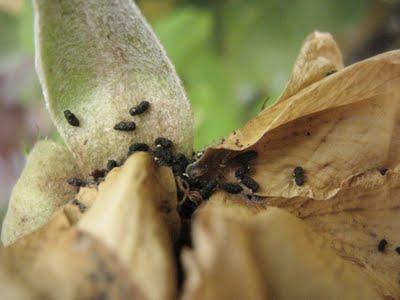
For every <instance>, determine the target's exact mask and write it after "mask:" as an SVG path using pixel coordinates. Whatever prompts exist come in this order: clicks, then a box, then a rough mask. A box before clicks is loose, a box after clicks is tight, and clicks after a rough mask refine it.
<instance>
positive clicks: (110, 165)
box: [107, 159, 118, 171]
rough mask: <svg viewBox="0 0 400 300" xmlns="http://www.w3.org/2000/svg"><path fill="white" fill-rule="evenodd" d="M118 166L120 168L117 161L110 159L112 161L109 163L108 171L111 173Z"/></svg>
mask: <svg viewBox="0 0 400 300" xmlns="http://www.w3.org/2000/svg"><path fill="white" fill-rule="evenodd" d="M116 166H118V163H117V162H116V161H115V160H113V159H110V160H109V161H108V162H107V170H108V171H111V170H112V169H114V168H115V167H116Z"/></svg>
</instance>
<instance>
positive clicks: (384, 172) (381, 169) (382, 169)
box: [379, 168, 388, 176]
mask: <svg viewBox="0 0 400 300" xmlns="http://www.w3.org/2000/svg"><path fill="white" fill-rule="evenodd" d="M387 171H388V169H387V168H379V173H381V175H382V176H385V175H386V172H387Z"/></svg>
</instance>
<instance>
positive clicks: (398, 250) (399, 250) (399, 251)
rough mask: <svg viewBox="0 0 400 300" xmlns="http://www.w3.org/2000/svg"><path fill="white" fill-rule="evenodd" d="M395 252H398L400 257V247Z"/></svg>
mask: <svg viewBox="0 0 400 300" xmlns="http://www.w3.org/2000/svg"><path fill="white" fill-rule="evenodd" d="M394 250H395V251H396V252H397V254H399V255H400V247H396V249H394Z"/></svg>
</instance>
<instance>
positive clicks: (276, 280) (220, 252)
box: [184, 194, 381, 300]
mask: <svg viewBox="0 0 400 300" xmlns="http://www.w3.org/2000/svg"><path fill="white" fill-rule="evenodd" d="M221 195H222V194H217V195H215V196H214V197H213V199H212V200H210V201H211V202H214V199H218V198H219V197H221ZM211 202H210V203H211ZM217 202H218V200H217ZM222 202H223V201H222ZM243 210H246V207H244V206H241V205H237V204H233V205H229V204H228V205H224V204H222V203H214V204H211V205H209V203H207V205H206V206H205V207H204V208H203V209H202V210H201V211H200V212H199V214H198V216H197V218H196V220H195V223H194V231H193V234H194V236H193V238H194V249H193V250H192V251H191V252H189V254H187V253H186V254H185V257H184V262H185V267H186V273H187V276H188V280H187V282H186V284H185V287H184V299H229V298H221V297H223V296H226V295H240V296H242V297H239V298H240V299H242V298H243V299H279V300H281V299H380V298H381V297H380V296H379V294H378V293H377V290H376V289H375V287H374V286H373V284H372V281H371V280H370V279H368V277H367V276H366V275H365V274H363V273H362V272H361V271H360V270H359V269H357V268H356V267H355V266H354V265H352V264H351V263H349V262H346V261H344V260H343V259H341V258H339V257H338V256H336V255H335V253H334V252H333V251H332V250H331V249H330V248H329V245H328V244H326V243H325V240H324V239H323V238H321V237H320V236H319V235H317V234H316V233H315V232H313V231H312V230H311V229H310V228H309V227H307V226H306V225H305V224H304V222H302V221H300V220H299V219H297V218H295V217H294V216H291V215H290V214H288V213H286V212H284V211H283V210H280V209H277V208H269V209H267V210H266V211H265V212H263V213H260V214H258V215H256V216H253V217H248V216H246V214H245V213H243ZM248 214H251V212H248ZM227 246H229V247H227ZM254 262H256V264H254ZM210 282H211V283H210ZM246 287H247V288H246ZM235 293H236V294H235Z"/></svg>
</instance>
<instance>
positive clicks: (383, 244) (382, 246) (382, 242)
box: [378, 239, 388, 252]
mask: <svg viewBox="0 0 400 300" xmlns="http://www.w3.org/2000/svg"><path fill="white" fill-rule="evenodd" d="M387 244H388V242H387V240H385V239H381V240H380V241H379V244H378V251H379V252H384V251H385V248H386V245H387Z"/></svg>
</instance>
